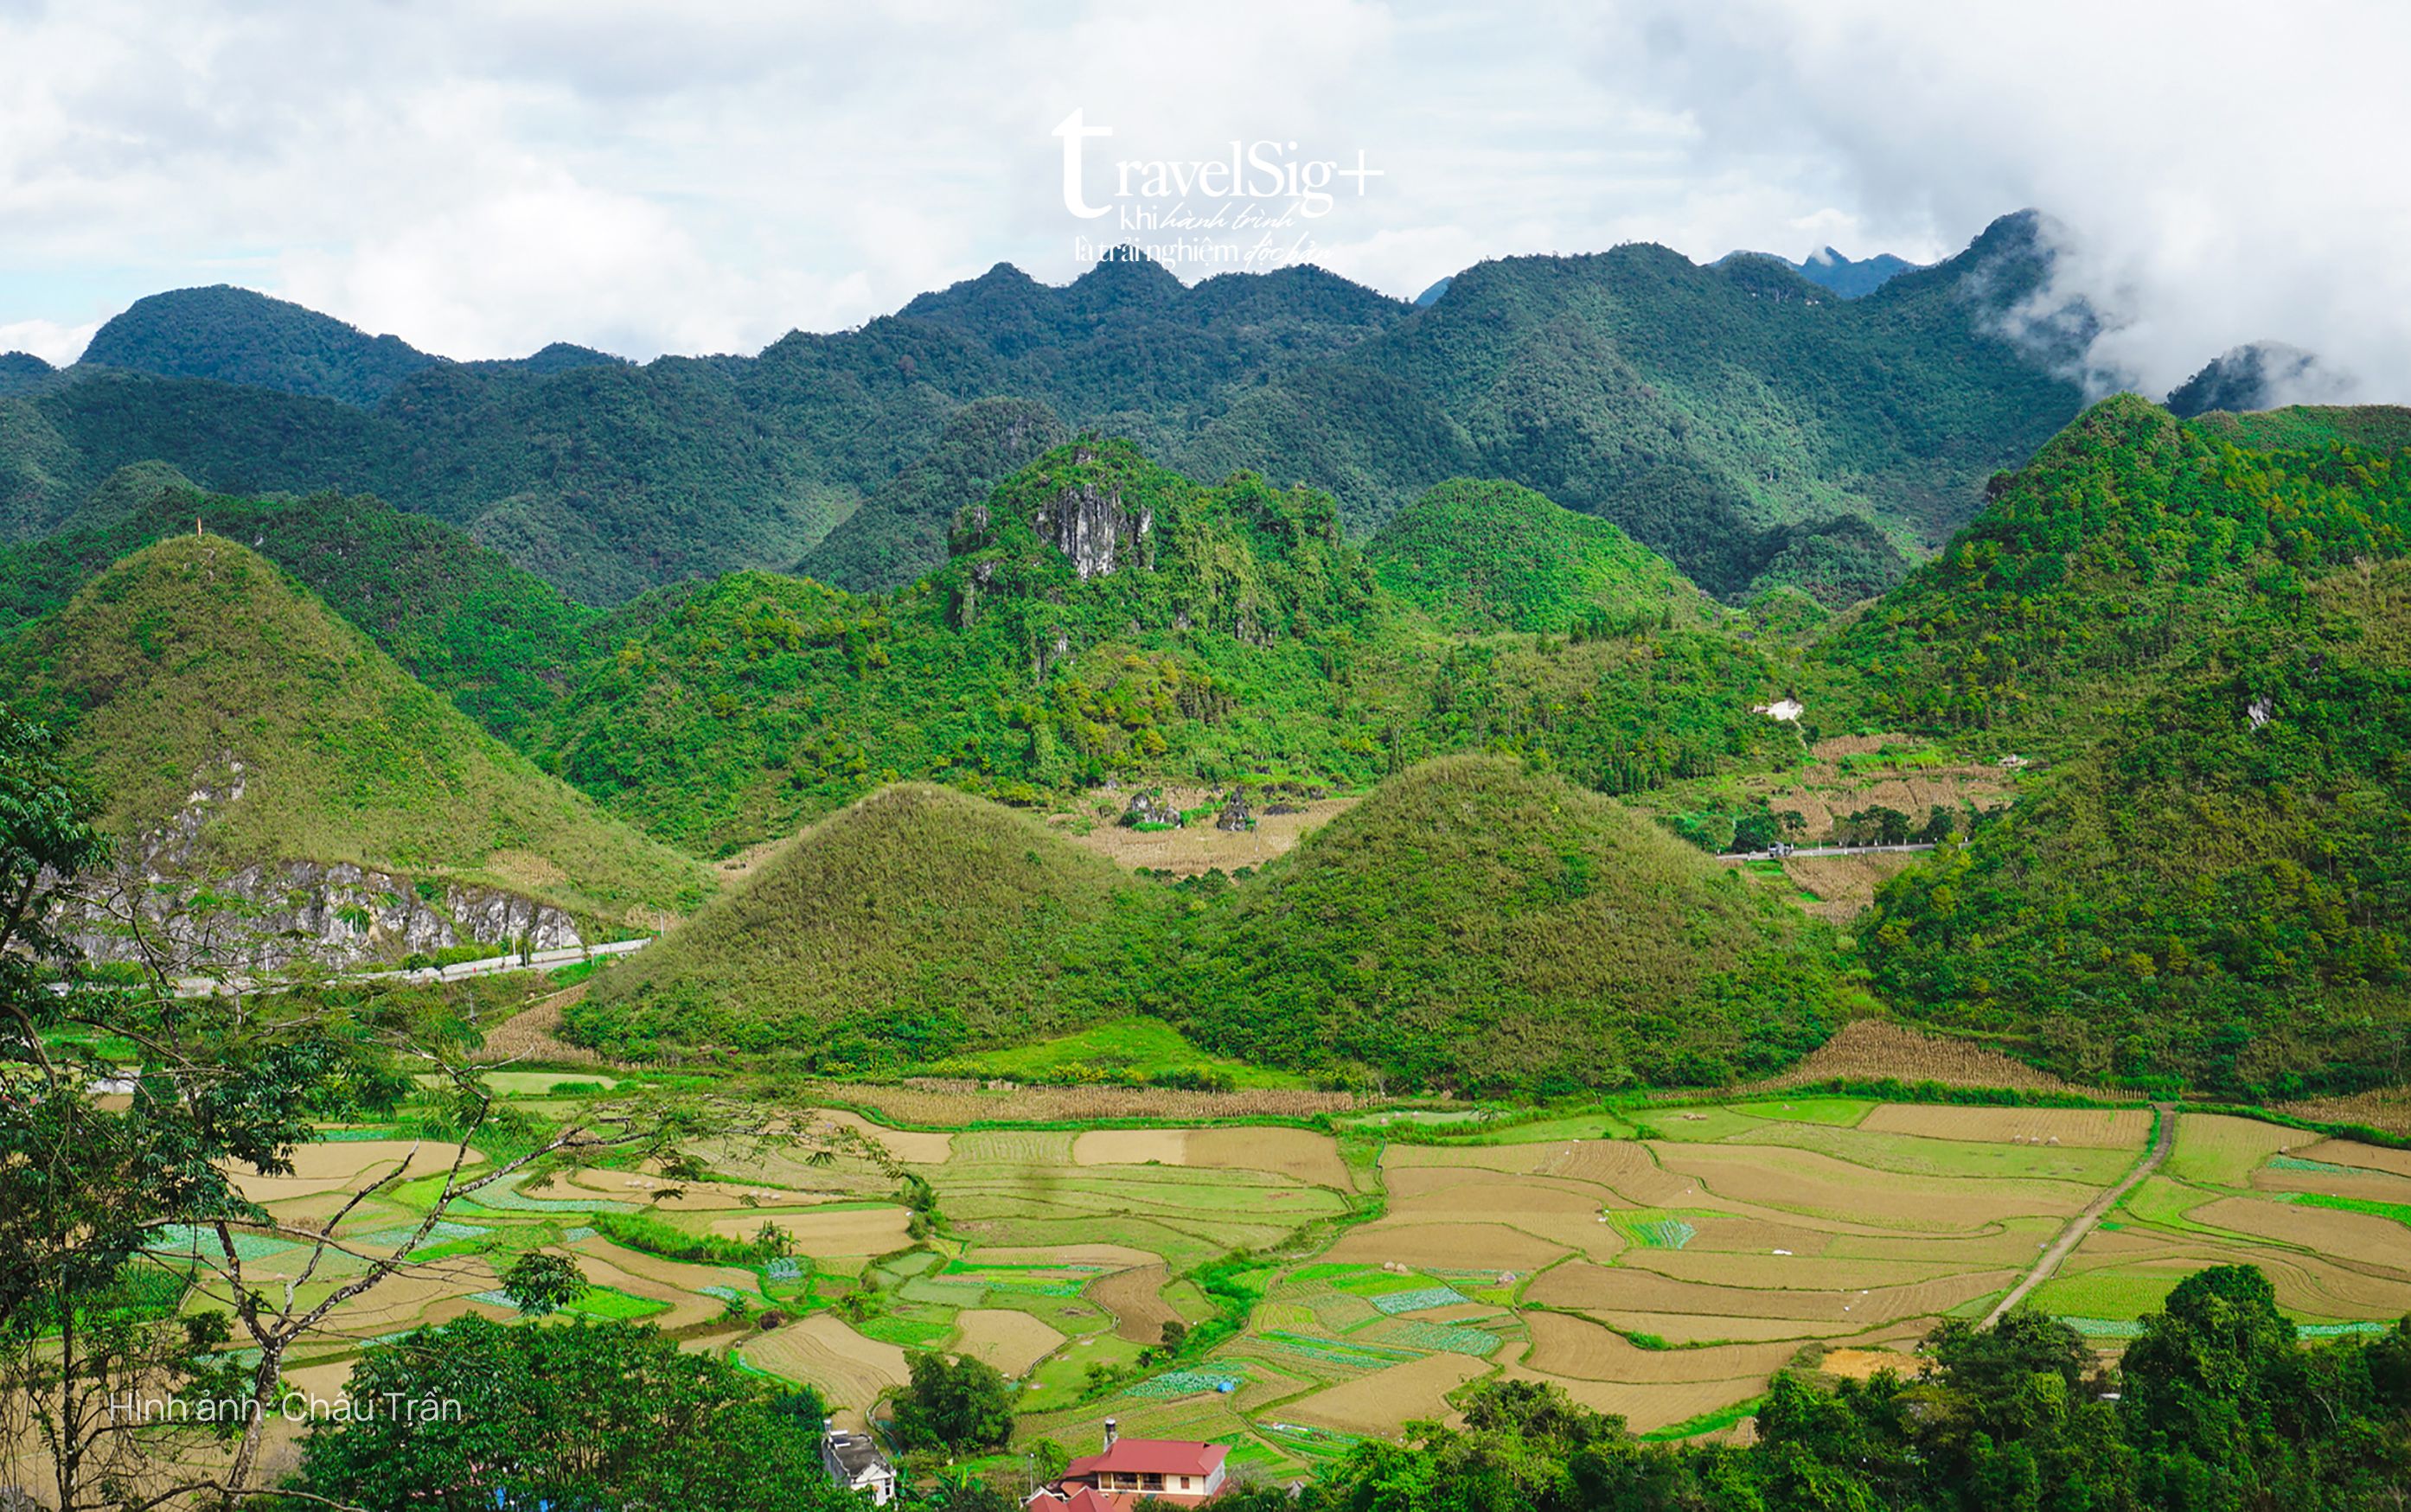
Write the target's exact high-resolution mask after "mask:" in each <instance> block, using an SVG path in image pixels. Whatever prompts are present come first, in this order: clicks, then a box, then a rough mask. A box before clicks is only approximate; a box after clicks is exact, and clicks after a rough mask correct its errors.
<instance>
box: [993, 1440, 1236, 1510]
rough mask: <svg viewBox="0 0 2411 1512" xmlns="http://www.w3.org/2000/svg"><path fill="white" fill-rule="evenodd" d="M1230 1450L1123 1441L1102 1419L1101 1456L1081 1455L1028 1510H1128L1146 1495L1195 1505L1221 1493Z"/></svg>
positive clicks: (1185, 1442)
mask: <svg viewBox="0 0 2411 1512" xmlns="http://www.w3.org/2000/svg"><path fill="white" fill-rule="evenodd" d="M1230 1454H1231V1451H1230V1449H1229V1447H1226V1446H1224V1445H1220V1444H1199V1443H1195V1442H1193V1441H1191V1440H1189V1439H1178V1438H1124V1437H1122V1436H1121V1434H1120V1433H1119V1432H1118V1431H1117V1430H1116V1427H1115V1423H1114V1420H1113V1419H1112V1418H1106V1419H1105V1447H1104V1452H1103V1453H1102V1454H1089V1455H1083V1456H1082V1457H1081V1458H1079V1459H1077V1460H1074V1461H1072V1462H1071V1463H1070V1464H1068V1465H1065V1466H1064V1467H1063V1475H1062V1476H1061V1478H1060V1479H1059V1480H1057V1481H1056V1483H1055V1484H1054V1485H1052V1486H1050V1487H1048V1488H1046V1489H1045V1490H1041V1491H1038V1492H1036V1493H1035V1494H1033V1495H1032V1496H1031V1497H1030V1501H1029V1503H1028V1507H1029V1512H1127V1509H1128V1508H1131V1507H1134V1506H1136V1505H1138V1504H1139V1501H1140V1500H1141V1499H1142V1498H1144V1497H1153V1498H1155V1499H1156V1500H1158V1501H1161V1502H1168V1503H1171V1504H1173V1505H1195V1504H1196V1503H1199V1502H1204V1501H1207V1500H1210V1499H1211V1498H1213V1497H1216V1496H1219V1495H1220V1494H1221V1491H1222V1472H1223V1461H1225V1460H1227V1459H1229V1458H1230Z"/></svg>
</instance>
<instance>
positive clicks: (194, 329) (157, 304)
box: [80, 284, 444, 405]
mask: <svg viewBox="0 0 2411 1512" xmlns="http://www.w3.org/2000/svg"><path fill="white" fill-rule="evenodd" d="M80 360H81V361H83V362H85V363H89V364H90V365H92V366H94V367H97V368H124V369H127V370H129V371H135V372H147V373H151V374H153V375H155V376H158V377H162V378H213V379H216V380H217V381H219V382H221V383H229V384H247V385H252V386H255V387H259V388H273V389H276V390H278V391H280V392H283V393H287V394H308V395H313V396H315V397H317V398H320V399H331V400H341V401H342V402H343V403H346V404H358V405H373V404H374V403H375V402H376V401H377V400H381V399H383V398H384V397H385V396H386V395H387V393H389V392H391V391H392V389H393V386H394V385H396V384H398V383H400V382H402V380H403V379H404V378H407V377H409V376H410V375H411V374H412V373H415V372H418V371H423V370H425V369H427V368H431V367H433V366H434V365H435V364H437V363H439V362H442V361H443V360H444V359H443V358H442V357H439V356H432V355H431V354H429V353H426V352H421V351H420V350H418V349H417V348H416V347H415V346H412V345H411V344H410V343H409V342H405V341H403V340H402V338H400V337H398V336H371V335H370V334H369V333H368V332H366V331H363V330H361V329H360V328H359V327H357V326H354V325H352V324H350V323H349V322H346V321H342V320H337V319H336V318H335V317H334V316H332V315H322V314H320V313H317V312H316V311H314V310H311V309H308V308H306V307H304V306H301V305H298V304H295V303H293V302H292V301H290V300H287V299H278V298H272V297H270V296H269V295H265V294H256V293H254V292H252V291H251V290H249V289H241V288H236V287H234V286H233V285H232V284H212V285H210V286H209V287H207V288H197V289H176V290H173V291H171V292H169V293H166V294H153V295H149V296H146V297H145V298H139V299H137V300H135V301H134V302H133V303H132V304H131V305H129V306H127V307H126V308H125V310H124V312H123V313H120V314H118V315H116V316H114V317H113V318H111V319H110V321H109V322H108V323H107V324H106V325H104V326H102V327H100V329H99V330H98V331H96V332H95V333H94V335H93V338H92V342H91V344H90V345H88V346H86V347H85V348H84V351H83V356H82V358H81V359H80Z"/></svg>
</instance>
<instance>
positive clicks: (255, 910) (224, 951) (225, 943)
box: [54, 861, 585, 969]
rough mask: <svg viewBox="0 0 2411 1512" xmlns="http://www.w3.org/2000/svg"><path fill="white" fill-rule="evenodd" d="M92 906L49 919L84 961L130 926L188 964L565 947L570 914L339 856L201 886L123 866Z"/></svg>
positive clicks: (134, 955)
mask: <svg viewBox="0 0 2411 1512" xmlns="http://www.w3.org/2000/svg"><path fill="white" fill-rule="evenodd" d="M85 891H86V892H87V893H89V894H92V898H91V901H88V902H85V903H81V904H78V905H74V906H71V907H69V908H67V909H63V910H62V911H61V912H60V914H59V916H58V917H57V919H56V920H55V921H54V923H55V924H56V926H57V927H58V928H59V929H60V930H61V931H62V932H63V933H64V934H65V935H66V938H69V939H71V940H73V941H74V942H75V944H76V945H77V947H78V948H80V950H81V951H82V952H84V955H85V956H86V957H87V958H88V959H90V960H94V961H102V962H109V961H135V960H139V959H141V952H139V950H138V949H137V946H136V942H135V940H134V938H132V935H131V933H130V926H133V925H135V924H136V923H137V922H138V921H139V928H140V929H141V931H142V933H143V935H144V937H145V938H147V939H148V941H149V942H150V943H151V945H152V947H153V951H154V952H163V953H165V954H166V955H167V956H168V958H169V959H171V960H174V961H177V962H179V963H187V964H189V965H191V966H193V967H201V966H204V965H218V966H241V967H250V968H253V969H274V968H277V967H284V966H286V965H289V964H291V963H293V962H295V961H297V960H305V959H306V960H310V961H314V962H318V963H320V964H323V965H325V966H329V967H338V968H344V967H362V966H374V965H380V964H398V963H400V962H401V961H402V960H403V959H404V958H406V957H408V956H411V955H433V954H435V953H436V952H439V951H448V950H452V949H455V948H457V947H460V946H463V945H492V946H499V947H502V948H504V949H506V950H511V949H519V948H521V947H524V948H525V949H527V950H530V951H548V950H554V949H560V948H569V949H574V948H576V947H577V946H579V945H582V944H583V943H585V941H584V938H583V937H582V936H580V934H579V933H578V929H577V921H576V920H574V919H573V918H571V917H570V915H569V914H567V913H566V912H564V911H563V910H562V909H557V908H554V907H552V906H551V905H549V904H545V903H538V902H536V901H534V900H533V899H531V898H525V897H521V896H519V894H514V893H508V892H504V891H503V890H502V889H500V888H491V887H483V886H477V885H474V884H470V883H463V882H457V881H450V880H442V881H437V880H424V879H422V880H416V881H414V880H411V879H409V878H406V877H398V876H396V875H394V874H392V873H390V872H384V871H375V870H372V869H370V868H367V867H363V866H356V865H350V864H348V863H342V862H338V863H332V864H329V863H322V862H314V861H285V862H274V863H270V864H267V865H256V866H247V867H245V868H243V869H242V870H241V871H238V872H235V873H233V874H231V875H229V876H223V877H211V878H209V879H207V880H206V881H203V880H197V879H190V878H183V877H175V876H166V875H161V874H159V873H156V872H137V871H126V872H120V873H115V874H112V875H110V876H106V877H99V878H94V879H90V880H89V881H88V884H87V886H86V888H85Z"/></svg>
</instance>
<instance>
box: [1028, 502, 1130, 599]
mask: <svg viewBox="0 0 2411 1512" xmlns="http://www.w3.org/2000/svg"><path fill="white" fill-rule="evenodd" d="M1030 526H1031V528H1032V529H1034V530H1036V531H1037V532H1038V533H1039V535H1040V536H1042V537H1044V538H1045V540H1047V541H1050V542H1052V543H1053V544H1054V546H1055V549H1056V550H1058V551H1060V552H1061V553H1063V555H1064V556H1066V557H1069V558H1070V559H1071V560H1072V570H1073V571H1074V572H1075V573H1078V574H1080V576H1081V578H1082V579H1083V580H1084V581H1085V580H1086V579H1088V578H1091V577H1104V576H1108V575H1110V574H1112V573H1113V572H1114V570H1115V569H1116V568H1117V567H1136V568H1139V569H1141V570H1146V569H1148V568H1151V567H1153V566H1154V565H1155V563H1154V545H1155V512H1154V511H1153V510H1151V509H1140V510H1138V511H1136V512H1132V511H1131V510H1129V509H1126V508H1124V507H1123V506H1122V495H1121V490H1120V489H1119V488H1116V487H1111V486H1103V487H1101V486H1099V485H1097V484H1094V483H1083V484H1080V485H1078V486H1076V487H1069V488H1065V489H1062V490H1060V491H1059V492H1057V493H1054V494H1051V495H1049V496H1048V497H1047V499H1046V500H1045V502H1043V503H1041V504H1040V505H1039V506H1038V517H1037V518H1035V519H1033V520H1031V521H1030Z"/></svg>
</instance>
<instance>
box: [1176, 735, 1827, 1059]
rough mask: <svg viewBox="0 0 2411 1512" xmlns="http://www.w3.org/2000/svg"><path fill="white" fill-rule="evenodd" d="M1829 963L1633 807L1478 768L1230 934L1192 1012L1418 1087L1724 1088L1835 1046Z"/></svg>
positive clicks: (1283, 867)
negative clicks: (1826, 1044)
mask: <svg viewBox="0 0 2411 1512" xmlns="http://www.w3.org/2000/svg"><path fill="white" fill-rule="evenodd" d="M1825 950H1826V946H1825V945H1824V944H1823V942H1822V938H1821V937H1820V936H1819V933H1818V931H1816V930H1815V929H1814V928H1812V927H1811V926H1810V925H1809V924H1808V923H1807V922H1806V921H1805V920H1804V919H1803V918H1802V917H1801V916H1800V915H1799V914H1798V913H1797V912H1796V911H1794V910H1792V909H1790V908H1789V907H1788V906H1787V905H1785V904H1784V903H1783V902H1781V901H1780V900H1779V899H1778V898H1776V897H1775V896H1774V895H1773V894H1770V893H1766V892H1761V890H1760V889H1759V888H1758V887H1756V886H1755V885H1754V884H1753V883H1752V882H1750V881H1749V880H1746V879H1745V878H1744V877H1743V876H1741V875H1740V874H1739V873H1737V872H1735V871H1733V870H1731V869H1728V868H1725V867H1722V866H1719V865H1717V864H1716V863H1715V862H1713V861H1711V860H1709V859H1708V858H1706V857H1703V856H1702V855H1700V854H1699V853H1698V852H1696V851H1694V850H1689V849H1688V848H1687V847H1685V846H1683V845H1682V844H1681V843H1679V842H1678V841H1675V840H1674V839H1673V838H1671V837H1670V836H1667V835H1665V834H1664V833H1663V832H1662V831H1660V830H1658V829H1657V828H1656V827H1655V826H1654V825H1652V824H1650V823H1649V822H1648V821H1646V820H1644V819H1643V818H1642V817H1640V816H1639V815H1637V814H1635V813H1633V812H1631V811H1630V810H1629V809H1627V808H1625V807H1621V806H1619V805H1617V804H1615V802H1613V801H1612V800H1609V799H1606V798H1602V797H1600V796H1599V795H1598V794H1596V793H1591V792H1583V791H1582V790H1580V789H1577V788H1573V787H1571V786H1569V785H1567V784H1566V783H1564V782H1562V781H1560V780H1558V779H1556V778H1551V777H1548V776H1545V775H1542V774H1536V773H1533V772H1531V771H1528V770H1527V769H1526V768H1525V767H1524V766H1522V765H1521V764H1520V763H1516V762H1513V761H1512V760H1507V759H1504V758H1499V757H1492V756H1460V757H1453V758H1450V759H1447V760H1443V761H1439V762H1433V763H1427V764H1425V765H1423V766H1419V767H1416V768H1415V769H1413V770H1412V771H1410V772H1408V773H1406V774H1404V775H1402V776H1400V777H1397V778H1393V779H1392V780H1390V781H1389V782H1387V783H1385V784H1384V785H1383V786H1382V787H1381V789H1379V790H1378V791H1376V792H1374V794H1373V795H1372V796H1371V797H1369V798H1367V799H1366V801H1365V802H1364V803H1362V804H1360V805H1358V806H1357V807H1354V808H1352V809H1351V810H1350V811H1349V812H1348V813H1346V814H1345V815H1343V816H1341V817H1340V818H1339V819H1337V820H1336V821H1333V822H1332V823H1331V824H1330V825H1328V826H1327V827H1325V828H1324V829H1322V830H1321V831H1319V832H1317V833H1316V834H1315V835H1314V836H1311V837H1309V838H1308V841H1307V842H1306V843H1305V844H1304V845H1302V846H1300V847H1299V848H1298V849H1297V850H1295V851H1293V852H1292V853H1291V854H1290V855H1289V856H1287V857H1284V858H1283V859H1282V860H1281V861H1279V862H1278V863H1276V864H1275V865H1273V866H1272V867H1270V868H1268V869H1267V870H1266V871H1265V873H1264V875H1263V876H1262V877H1261V878H1260V879H1257V880H1253V881H1251V882H1249V883H1248V884H1245V885H1243V886H1242V887H1241V888H1239V889H1238V890H1237V891H1236V892H1235V894H1234V895H1233V902H1232V904H1231V906H1229V907H1228V908H1226V909H1220V910H1217V911H1214V912H1212V913H1210V914H1209V915H1207V916H1206V918H1205V919H1204V920H1203V921H1202V922H1201V923H1198V924H1197V925H1196V926H1195V927H1194V928H1193V929H1192V931H1191V935H1190V937H1189V940H1188V949H1187V952H1186V955H1185V959H1184V961H1183V963H1182V970H1181V971H1180V973H1179V974H1178V975H1177V976H1176V978H1175V981H1176V987H1175V988H1174V991H1173V998H1174V1001H1173V1003H1172V1005H1171V1006H1170V1008H1169V1012H1170V1014H1171V1016H1172V1017H1173V1018H1174V1020H1175V1022H1176V1024H1178V1025H1180V1026H1181V1027H1182V1028H1183V1029H1184V1030H1185V1031H1186V1032H1187V1033H1188V1034H1189V1035H1190V1036H1191V1038H1192V1039H1195V1040H1196V1041H1197V1042H1199V1043H1200V1044H1203V1045H1205V1046H1206V1047H1208V1048H1209V1049H1214V1050H1219V1051H1222V1052H1224V1053H1226V1054H1235V1055H1241V1056H1244V1057H1247V1058H1249V1059H1253V1060H1259V1061H1263V1062H1265V1063H1267V1064H1271V1065H1277V1066H1288V1067H1294V1068H1302V1069H1315V1068H1330V1067H1339V1066H1345V1065H1348V1064H1351V1063H1354V1064H1361V1065H1365V1066H1372V1067H1379V1068H1382V1069H1387V1070H1389V1071H1390V1072H1391V1073H1392V1074H1394V1075H1398V1076H1403V1077H1405V1078H1406V1079H1407V1080H1408V1081H1409V1082H1410V1083H1416V1084H1420V1083H1422V1082H1424V1081H1426V1080H1431V1079H1434V1078H1435V1077H1437V1076H1438V1075H1439V1074H1443V1073H1454V1074H1456V1075H1458V1076H1461V1077H1462V1078H1464V1079H1465V1080H1467V1081H1469V1082H1470V1083H1474V1084H1477V1085H1508V1084H1523V1085H1527V1086H1538V1087H1556V1088H1559V1089H1571V1088H1574V1087H1579V1086H1585V1085H1591V1086H1596V1085H1615V1084H1619V1083H1624V1082H1627V1081H1629V1080H1630V1079H1632V1078H1634V1077H1636V1076H1637V1077H1641V1078H1644V1079H1648V1080H1657V1081H1676V1082H1681V1081H1701V1082H1710V1081H1714V1080H1716V1079H1717V1077H1718V1076H1719V1075H1720V1074H1722V1072H1723V1071H1724V1070H1726V1069H1743V1070H1758V1069H1771V1068H1772V1067H1774V1066H1776V1065H1779V1064H1781V1063H1782V1062H1784V1061H1786V1060H1788V1059H1790V1057H1791V1056H1792V1055H1795V1054H1799V1053H1801V1052H1803V1051H1805V1050H1806V1049H1808V1048H1810V1047H1811V1046H1813V1045H1814V1044H1815V1043H1817V1042H1818V1041H1819V1039H1822V1038H1823V1035H1824V1033H1825V1031H1826V1029H1827V1027H1828V1026H1829V1025H1827V1023H1826V1020H1825V1017H1824V1013H1825V999H1826V993H1827V986H1828V983H1829V981H1830V978H1829V975H1828V973H1829V970H1830V963H1829V961H1828V960H1827V959H1826V956H1825V953H1824V952H1825Z"/></svg>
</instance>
